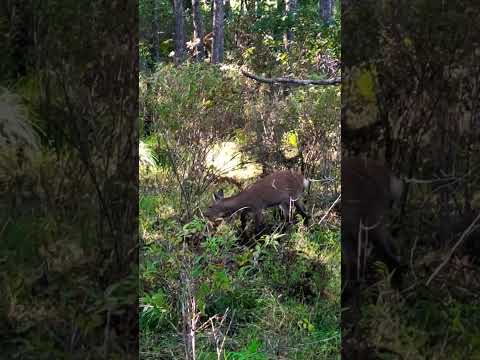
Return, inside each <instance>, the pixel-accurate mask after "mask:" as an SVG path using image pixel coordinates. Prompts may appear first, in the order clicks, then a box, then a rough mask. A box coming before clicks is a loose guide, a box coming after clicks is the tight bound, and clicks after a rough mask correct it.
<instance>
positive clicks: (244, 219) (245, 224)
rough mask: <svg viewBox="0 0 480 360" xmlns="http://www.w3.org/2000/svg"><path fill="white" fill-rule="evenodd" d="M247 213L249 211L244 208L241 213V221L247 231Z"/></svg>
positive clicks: (243, 229) (243, 228) (242, 226)
mask: <svg viewBox="0 0 480 360" xmlns="http://www.w3.org/2000/svg"><path fill="white" fill-rule="evenodd" d="M247 215H248V211H246V210H244V211H242V212H241V214H240V222H241V228H242V231H245V228H246V227H247Z"/></svg>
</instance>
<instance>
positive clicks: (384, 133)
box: [341, 0, 480, 359]
mask: <svg viewBox="0 0 480 360" xmlns="http://www.w3.org/2000/svg"><path fill="white" fill-rule="evenodd" d="M342 5H343V11H342V51H343V54H344V55H343V57H342V136H341V138H342V152H343V153H344V154H345V155H347V154H348V155H352V154H355V155H361V156H365V157H368V158H373V159H377V160H380V161H382V162H384V163H386V164H388V166H389V167H390V168H391V169H392V170H393V171H394V172H395V173H396V174H399V175H401V176H402V177H403V178H404V179H405V180H406V184H405V189H404V190H405V191H404V193H403V197H402V199H401V204H399V205H400V206H399V209H397V211H396V212H394V214H393V215H394V216H393V219H392V226H391V230H392V232H393V235H394V236H395V244H396V247H397V249H398V254H399V255H401V257H402V259H403V260H402V262H403V264H402V268H400V269H397V270H396V273H397V274H398V273H400V274H401V275H402V281H401V282H400V284H399V285H398V286H397V287H392V283H393V281H391V280H392V278H393V277H392V274H391V273H390V272H389V271H388V270H386V269H385V267H384V266H383V265H382V264H379V263H378V262H375V258H374V257H372V258H371V261H370V265H369V266H368V268H369V269H370V271H368V272H367V276H366V277H364V278H363V279H362V280H363V281H362V284H361V286H360V295H359V303H360V305H358V304H357V305H358V306H353V307H352V306H351V305H352V304H351V303H350V304H344V305H345V307H346V305H349V306H350V308H351V309H353V311H351V310H350V311H346V312H343V313H342V324H343V329H342V352H343V353H342V354H343V356H342V358H343V357H344V358H346V359H359V358H369V357H370V356H373V355H372V354H374V356H376V357H378V358H404V359H406V358H409V359H412V358H416V359H417V358H418V359H425V358H427V359H474V358H477V357H479V356H480V343H479V341H478V339H479V335H480V327H479V324H480V321H479V320H480V318H479V314H480V311H479V310H480V302H479V296H480V281H479V280H480V267H479V258H480V248H479V246H478V244H479V242H478V240H479V230H478V229H479V228H478V223H479V213H480V202H479V199H480V198H479V196H480V191H479V190H480V172H479V167H478V164H479V163H480V162H479V161H480V158H479V150H480V148H479V141H478V140H479V139H480V137H479V135H480V133H479V129H480V127H479V124H480V116H479V113H478V106H479V100H480V97H479V96H478V95H479V89H480V87H479V85H480V77H479V74H480V72H479V64H480V62H479V59H480V58H479V56H480V52H479V50H478V49H479V44H480V43H479V41H480V28H479V24H480V22H479V20H480V12H479V10H478V6H476V4H474V2H471V1H459V2H455V3H453V2H442V1H432V0H423V1H418V2H416V3H415V4H413V3H411V2H407V1H382V2H380V3H379V2H377V1H363V2H361V4H360V2H353V1H344V2H342ZM367 24H368V25H367Z"/></svg>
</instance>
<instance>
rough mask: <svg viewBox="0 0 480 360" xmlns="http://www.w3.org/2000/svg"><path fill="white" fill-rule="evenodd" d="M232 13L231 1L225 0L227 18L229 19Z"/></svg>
mask: <svg viewBox="0 0 480 360" xmlns="http://www.w3.org/2000/svg"><path fill="white" fill-rule="evenodd" d="M231 13H232V4H231V3H230V0H225V18H226V19H228V18H229V17H230V14H231Z"/></svg>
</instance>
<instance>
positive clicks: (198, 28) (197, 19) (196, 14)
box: [192, 0, 205, 61]
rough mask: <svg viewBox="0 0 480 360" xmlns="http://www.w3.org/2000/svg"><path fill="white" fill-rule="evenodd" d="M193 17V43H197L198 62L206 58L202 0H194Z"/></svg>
mask: <svg viewBox="0 0 480 360" xmlns="http://www.w3.org/2000/svg"><path fill="white" fill-rule="evenodd" d="M192 15H193V41H194V42H195V53H194V57H195V59H196V60H197V61H202V60H203V59H204V57H205V46H204V44H203V37H204V36H205V35H204V29H203V21H202V14H201V13H200V0H192Z"/></svg>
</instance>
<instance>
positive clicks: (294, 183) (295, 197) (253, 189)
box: [205, 170, 308, 234]
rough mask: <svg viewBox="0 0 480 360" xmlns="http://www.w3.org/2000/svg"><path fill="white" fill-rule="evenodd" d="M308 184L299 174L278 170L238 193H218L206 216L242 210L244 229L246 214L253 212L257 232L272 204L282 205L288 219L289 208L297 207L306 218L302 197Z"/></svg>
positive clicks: (243, 226) (219, 216) (212, 217)
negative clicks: (265, 212)
mask: <svg viewBox="0 0 480 360" xmlns="http://www.w3.org/2000/svg"><path fill="white" fill-rule="evenodd" d="M307 187H308V180H307V179H305V178H304V177H303V175H301V174H300V173H296V172H293V171H288V170H285V171H277V172H274V173H272V174H270V175H268V176H266V177H264V178H262V179H260V180H258V181H257V182H256V183H254V184H252V185H251V186H249V187H248V188H247V189H245V190H243V191H242V192H240V193H239V194H237V195H235V196H232V197H229V198H224V197H223V192H221V193H217V194H215V201H214V203H213V204H212V205H211V206H210V207H209V208H208V210H207V211H206V212H205V215H206V216H207V218H209V219H216V218H224V217H227V216H230V215H233V214H234V213H236V212H240V213H241V220H242V228H245V224H246V215H247V214H248V213H252V214H253V215H254V219H255V231H256V233H257V234H258V233H259V232H260V225H261V224H262V222H263V215H262V212H263V210H265V209H267V208H270V207H276V206H279V207H280V209H281V210H282V213H283V215H284V217H285V218H289V216H288V215H289V214H290V209H291V208H292V207H295V208H296V209H297V211H298V212H299V213H300V214H301V215H302V216H303V218H304V219H305V221H307V220H308V215H307V213H306V212H305V207H304V205H303V203H302V200H301V199H300V197H301V196H302V194H303V192H304V191H305V189H306V188H307Z"/></svg>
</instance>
